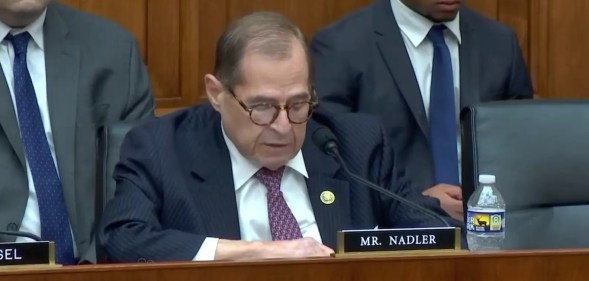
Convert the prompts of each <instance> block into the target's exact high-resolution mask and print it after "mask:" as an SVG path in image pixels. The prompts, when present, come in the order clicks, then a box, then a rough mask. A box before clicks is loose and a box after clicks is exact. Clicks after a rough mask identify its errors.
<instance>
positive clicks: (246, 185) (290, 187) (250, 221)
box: [194, 130, 321, 260]
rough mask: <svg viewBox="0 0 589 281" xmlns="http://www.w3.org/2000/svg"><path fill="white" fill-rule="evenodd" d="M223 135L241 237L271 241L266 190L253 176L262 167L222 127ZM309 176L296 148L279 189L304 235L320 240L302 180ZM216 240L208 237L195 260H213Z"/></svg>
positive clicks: (242, 238) (243, 238)
mask: <svg viewBox="0 0 589 281" xmlns="http://www.w3.org/2000/svg"><path fill="white" fill-rule="evenodd" d="M223 137H224V138H225V143H226V144H227V148H228V149H229V155H230V156H231V169H232V171H233V183H234V187H235V200H236V201H237V213H238V216H239V226H240V233H241V240H243V241H272V235H271V233H270V224H269V221H268V203H267V199H266V193H267V189H266V186H264V184H262V183H261V182H260V181H258V180H257V179H256V178H255V177H254V175H255V174H256V172H257V171H258V170H259V169H260V168H262V166H260V164H258V163H255V162H254V161H251V160H248V159H247V158H245V157H243V155H241V154H240V153H239V151H238V150H237V148H236V147H235V145H234V144H233V142H231V140H230V139H229V138H228V137H227V135H226V134H225V130H223ZM308 177H309V175H308V174H307V168H306V166H305V161H304V159H303V153H302V152H301V151H299V152H298V153H297V155H296V156H295V157H294V158H293V159H291V160H290V161H288V162H287V163H286V168H285V169H284V174H283V176H282V181H281V183H280V190H281V191H282V194H283V195H284V200H285V201H286V204H287V205H288V206H289V207H290V209H291V211H292V213H293V215H294V217H295V218H296V220H297V222H298V225H299V227H300V229H301V233H302V235H303V237H312V238H315V240H317V241H319V242H321V235H320V234H319V228H318V227H317V222H316V221H315V214H314V213H313V208H312V207H311V201H310V199H309V193H308V192H307V184H306V181H305V180H306V178H308ZM218 242H219V239H218V238H213V237H207V238H206V239H205V241H204V243H203V244H202V246H201V247H200V249H199V251H198V253H197V254H196V256H195V257H194V260H214V258H215V251H216V249H217V243H218Z"/></svg>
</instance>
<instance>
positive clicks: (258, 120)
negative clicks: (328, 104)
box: [227, 88, 317, 126]
mask: <svg viewBox="0 0 589 281" xmlns="http://www.w3.org/2000/svg"><path fill="white" fill-rule="evenodd" d="M227 90H228V91H229V93H230V94H231V96H233V98H234V99H235V100H236V101H237V102H238V103H239V105H241V107H242V108H243V110H245V111H247V112H249V116H250V119H251V120H252V122H253V123H254V124H256V125H259V126H268V125H270V124H272V123H273V122H274V121H275V120H276V118H278V114H280V111H282V110H285V111H286V115H287V116H288V120H289V121H290V123H293V124H302V123H305V122H307V120H309V117H311V114H312V113H313V108H314V107H315V106H317V101H316V97H317V95H316V93H315V89H313V90H312V93H311V97H310V100H308V101H299V102H293V103H290V104H286V105H281V104H269V103H259V104H254V105H251V106H248V105H246V104H245V103H244V102H243V101H242V100H240V99H239V98H238V97H237V96H236V95H235V93H234V92H233V90H232V89H230V88H227Z"/></svg>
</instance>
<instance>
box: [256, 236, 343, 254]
mask: <svg viewBox="0 0 589 281" xmlns="http://www.w3.org/2000/svg"><path fill="white" fill-rule="evenodd" d="M262 247H264V248H265V249H264V250H263V251H262V252H263V256H262V258H305V257H328V256H329V255H331V254H332V253H333V250H332V249H331V248H329V247H327V246H325V245H323V244H321V243H319V242H317V240H315V239H313V238H310V237H305V238H302V239H297V240H284V241H269V242H262Z"/></svg>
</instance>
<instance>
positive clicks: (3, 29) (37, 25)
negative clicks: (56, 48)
mask: <svg viewBox="0 0 589 281" xmlns="http://www.w3.org/2000/svg"><path fill="white" fill-rule="evenodd" d="M46 15H47V9H45V11H43V13H42V14H41V16H39V17H38V18H37V19H36V20H35V21H34V22H32V23H31V24H29V25H27V26H26V27H24V28H11V27H10V26H8V25H6V24H5V23H3V22H1V21H0V38H1V39H4V38H5V37H6V35H8V33H12V34H14V35H17V34H20V33H23V32H27V31H28V32H29V34H31V38H33V41H34V42H35V43H36V44H37V46H39V48H41V50H43V49H44V48H45V43H44V40H43V23H45V16H46Z"/></svg>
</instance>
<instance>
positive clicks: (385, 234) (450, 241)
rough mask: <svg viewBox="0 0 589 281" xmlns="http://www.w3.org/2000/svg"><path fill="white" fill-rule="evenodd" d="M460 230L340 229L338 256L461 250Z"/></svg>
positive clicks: (441, 228)
mask: <svg viewBox="0 0 589 281" xmlns="http://www.w3.org/2000/svg"><path fill="white" fill-rule="evenodd" d="M460 245H461V243H460V228H457V227H438V228H400V229H369V230H368V229H365V230H343V231H339V232H338V233H337V246H338V247H337V254H344V253H369V252H391V251H393V252H397V251H399V252H400V251H403V252H405V251H424V250H425V251H430V250H431V251H435V250H460Z"/></svg>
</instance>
